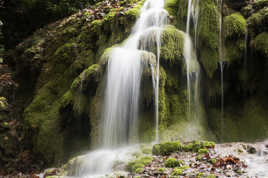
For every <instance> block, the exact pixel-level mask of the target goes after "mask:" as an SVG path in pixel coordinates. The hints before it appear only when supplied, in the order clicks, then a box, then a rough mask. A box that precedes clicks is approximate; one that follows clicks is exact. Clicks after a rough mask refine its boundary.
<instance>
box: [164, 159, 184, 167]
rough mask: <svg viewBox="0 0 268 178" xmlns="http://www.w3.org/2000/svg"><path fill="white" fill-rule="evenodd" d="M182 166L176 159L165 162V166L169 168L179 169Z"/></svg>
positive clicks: (180, 161)
mask: <svg viewBox="0 0 268 178" xmlns="http://www.w3.org/2000/svg"><path fill="white" fill-rule="evenodd" d="M182 165H183V162H182V160H177V159H176V158H168V159H167V160H166V161H165V166H166V167H169V168H174V167H180V166H182Z"/></svg>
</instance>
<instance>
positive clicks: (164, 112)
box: [159, 67, 168, 129]
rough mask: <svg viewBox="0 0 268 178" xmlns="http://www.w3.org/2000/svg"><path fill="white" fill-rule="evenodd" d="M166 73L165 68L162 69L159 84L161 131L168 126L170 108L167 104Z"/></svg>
mask: <svg viewBox="0 0 268 178" xmlns="http://www.w3.org/2000/svg"><path fill="white" fill-rule="evenodd" d="M166 80H167V76H166V72H165V70H164V68H162V67H161V68H160V82H159V125H160V129H161V128H165V127H166V126H167V124H168V117H167V116H168V108H167V104H166V92H165V86H166Z"/></svg>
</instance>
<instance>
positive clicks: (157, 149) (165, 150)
mask: <svg viewBox="0 0 268 178" xmlns="http://www.w3.org/2000/svg"><path fill="white" fill-rule="evenodd" d="M181 149H182V144H181V143H180V142H179V141H177V142H166V143H161V144H156V145H154V146H153V151H152V152H153V154H154V155H169V154H171V153H173V152H177V151H180V150H181Z"/></svg>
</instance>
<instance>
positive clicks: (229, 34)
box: [223, 13, 247, 64]
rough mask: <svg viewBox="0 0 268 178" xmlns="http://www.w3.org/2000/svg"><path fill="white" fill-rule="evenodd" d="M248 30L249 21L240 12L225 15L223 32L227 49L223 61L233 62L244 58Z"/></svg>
mask: <svg viewBox="0 0 268 178" xmlns="http://www.w3.org/2000/svg"><path fill="white" fill-rule="evenodd" d="M246 30H247V22H246V20H245V18H244V17H243V16H242V15H241V14H240V13H233V14H231V15H229V16H226V17H224V20H223V33H224V40H225V41H224V46H225V51H224V58H223V61H228V63H229V64H231V63H232V62H234V61H238V60H242V59H243V58H244V51H245V49H246V41H245V37H246V35H247V34H246V33H247V32H246Z"/></svg>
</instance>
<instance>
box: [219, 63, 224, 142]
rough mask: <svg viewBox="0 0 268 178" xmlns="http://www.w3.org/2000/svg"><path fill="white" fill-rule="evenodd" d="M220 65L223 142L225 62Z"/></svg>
mask: <svg viewBox="0 0 268 178" xmlns="http://www.w3.org/2000/svg"><path fill="white" fill-rule="evenodd" d="M219 64H220V71H221V122H220V124H221V126H220V129H221V130H220V132H221V133H220V135H221V136H220V139H221V141H223V138H222V137H223V131H224V83H223V82H224V78H223V77H224V75H223V74H224V62H223V61H220V62H219Z"/></svg>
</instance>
